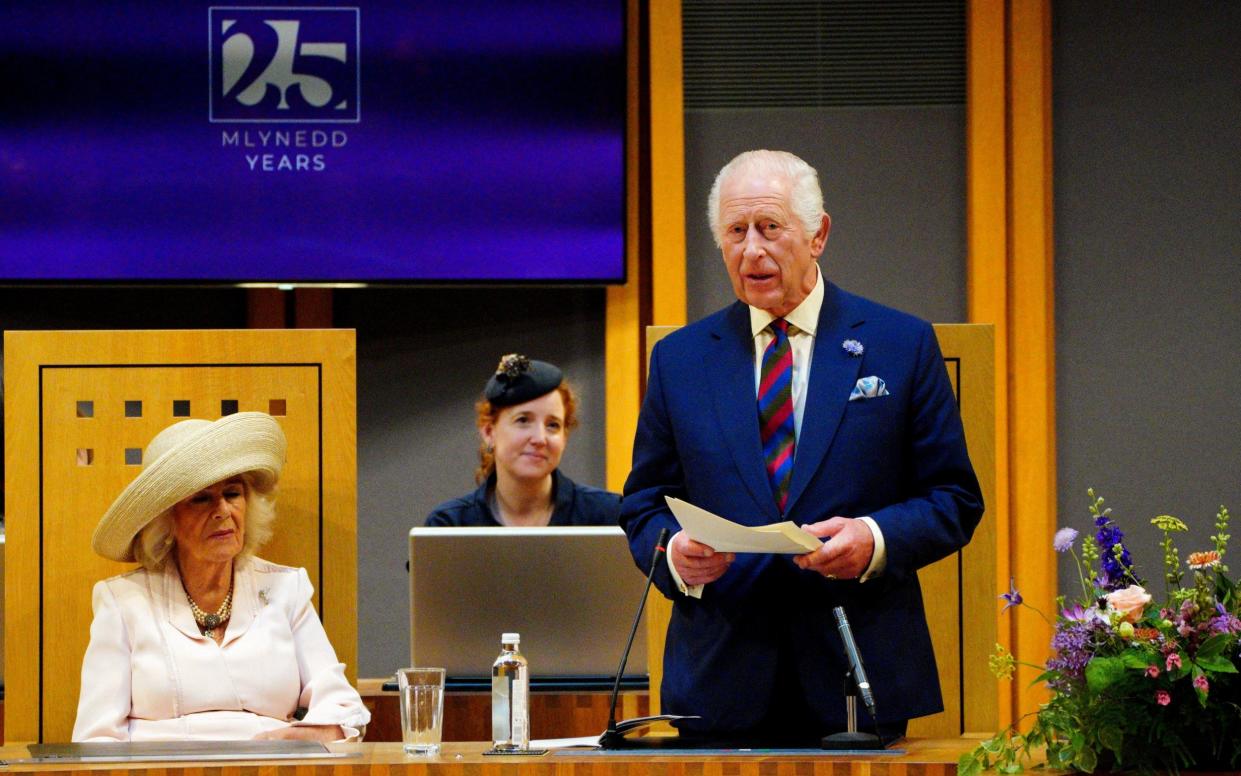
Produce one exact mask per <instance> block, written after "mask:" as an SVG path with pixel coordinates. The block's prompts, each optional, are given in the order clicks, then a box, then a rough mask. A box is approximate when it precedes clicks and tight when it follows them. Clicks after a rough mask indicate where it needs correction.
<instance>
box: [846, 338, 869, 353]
mask: <svg viewBox="0 0 1241 776" xmlns="http://www.w3.org/2000/svg"><path fill="white" fill-rule="evenodd" d="M840 347H841V349H842V350H844V352H846V353H848V354H849V355H851V356H853V357H854V358H861V357H862V354H863V353H865V352H866V348H865V347H863V346H862V343H860V342H858V341H857V340H855V339H847V340H845V341H844V342H842V343H840Z"/></svg>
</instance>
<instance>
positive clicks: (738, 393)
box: [703, 302, 780, 522]
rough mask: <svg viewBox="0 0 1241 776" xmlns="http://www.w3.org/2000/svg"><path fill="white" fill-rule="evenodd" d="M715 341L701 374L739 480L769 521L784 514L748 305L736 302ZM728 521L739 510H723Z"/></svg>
mask: <svg viewBox="0 0 1241 776" xmlns="http://www.w3.org/2000/svg"><path fill="white" fill-rule="evenodd" d="M711 336H712V337H713V338H714V339H715V343H714V344H715V346H714V347H713V348H712V349H711V350H709V351H708V352H707V354H706V360H705V362H704V364H703V375H704V377H705V378H706V379H707V380H708V381H709V383H710V385H711V394H712V404H713V405H714V408H715V416H716V423H717V425H718V427H719V428H720V431H721V433H722V434H723V436H724V442H725V444H726V445H727V446H728V451H729V453H730V454H731V455H732V458H733V463H734V464H735V465H736V467H737V472H738V474H739V475H740V479H741V482H742V483H743V484H744V485H745V487H746V489H747V490H748V491H750V495H751V496H753V498H754V503H755V504H758V505H759V506H760V507H761V509H762V512H763V514H764V516H766V517H767V518H768V521H770V522H774V521H777V520H779V519H780V513H779V510H778V509H777V508H776V501H775V498H774V497H773V496H772V494H771V485H770V484H769V483H768V482H767V470H766V469H765V468H764V466H763V445H762V442H761V441H760V440H759V434H758V405H757V403H756V402H757V399H756V398H755V393H754V338H753V336H751V334H750V313H749V308H748V307H746V306H745V305H744V304H741V303H740V302H736V303H734V304H733V306H732V307H730V308H729V310H728V314H727V315H726V316H725V317H724V319H723V324H722V326H721V328H719V329H717V330H716V331H713V332H712V333H711ZM724 517H727V518H728V519H730V520H736V519H739V518H741V515H724Z"/></svg>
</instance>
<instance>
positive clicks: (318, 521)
mask: <svg viewBox="0 0 1241 776" xmlns="http://www.w3.org/2000/svg"><path fill="white" fill-rule="evenodd" d="M355 371H356V360H355V355H354V333H353V332H352V331H332V330H243V331H191V330H186V331H39V332H35V331H26V332H20V331H9V332H5V337H4V380H5V402H4V410H5V416H4V417H5V456H6V457H5V465H6V469H7V481H6V493H5V518H6V524H7V549H6V554H7V558H6V569H5V574H6V577H5V582H6V592H7V600H6V604H7V606H6V610H5V623H4V625H5V633H6V636H7V639H6V643H5V669H6V673H5V696H6V697H5V700H6V704H5V706H6V708H5V712H6V713H5V717H6V719H5V720H4V722H5V725H4V728H5V739H6V742H7V743H11V742H30V741H48V742H56V741H68V740H69V737H70V734H71V732H72V729H73V721H74V717H75V715H76V710H77V700H78V690H79V683H80V675H81V663H82V654H83V652H84V651H85V648H86V643H87V641H88V640H89V630H90V622H91V587H92V585H93V584H94V583H95V582H96V581H97V580H99V579H103V578H106V577H109V576H112V575H114V574H118V573H121V572H124V571H126V570H128V569H129V568H132V567H133V564H121V563H114V562H112V561H107V560H104V559H102V558H100V557H97V556H96V555H95V554H94V553H93V552H91V548H90V539H91V534H92V532H93V531H94V528H95V524H96V523H97V522H98V520H99V517H100V516H101V515H102V514H103V512H104V510H105V509H106V508H107V506H108V505H109V504H110V503H111V501H112V499H113V498H114V497H115V496H116V495H117V494H118V493H120V491H121V489H122V488H123V487H124V485H125V484H126V483H127V482H129V481H130V480H131V479H132V478H133V477H134V476H135V475H136V474H137V472H138V470H139V468H140V466H141V463H142V461H141V456H142V451H143V449H144V448H145V447H146V445H147V442H149V441H150V440H151V438H152V437H153V436H154V435H155V434H156V433H157V432H158V431H159V430H160V429H162V428H164V427H165V426H168V425H170V424H171V423H173V422H176V421H177V420H178V419H180V418H182V417H194V418H204V419H207V420H214V419H216V418H219V417H221V416H222V415H225V414H229V413H232V412H238V411H249V410H259V411H263V412H268V413H270V414H272V415H274V416H276V418H277V420H279V422H280V424H281V426H282V428H283V429H284V432H285V434H286V436H287V437H288V440H289V450H288V462H287V464H286V466H285V469H284V472H283V475H282V477H281V481H280V490H279V496H278V499H277V515H278V517H277V520H276V532H275V537H274V538H273V540H272V541H271V542H270V543H269V544H268V545H267V546H266V547H265V548H264V549H263V550H261V555H262V556H263V557H265V558H267V559H269V560H272V561H274V562H277V563H285V564H288V565H294V566H303V567H305V568H306V570H307V572H308V573H309V575H310V580H311V582H312V583H313V584H314V585H315V595H316V599H315V605H316V608H317V609H318V611H319V615H320V617H321V618H322V620H323V624H324V627H325V628H326V629H327V632H328V636H329V638H330V639H331V641H332V644H333V645H334V646H335V648H336V651H337V654H338V655H339V656H340V659H341V660H343V661H344V662H345V664H346V665H347V666H348V670H349V672H350V674H349V675H350V679H351V681H356V679H355V677H354V673H353V672H354V671H355V666H356V663H357V613H356V605H357V553H356V547H357V537H356V523H357V498H356V494H357V465H356V456H357V445H356V413H355V388H354V385H355Z"/></svg>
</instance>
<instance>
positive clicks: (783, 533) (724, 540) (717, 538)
mask: <svg viewBox="0 0 1241 776" xmlns="http://www.w3.org/2000/svg"><path fill="white" fill-rule="evenodd" d="M664 498H665V500H666V501H667V502H668V508H669V509H671V510H672V514H673V515H675V516H676V519H677V522H679V523H680V524H681V528H682V529H684V530H685V533H687V534H689V538H691V539H693V540H695V541H699V542H702V543H703V544H706V545H708V546H710V547H712V548H714V549H715V550H717V551H719V552H770V553H776V554H783V555H801V554H802V553H805V552H811V551H812V550H817V549H818V548H819V547H821V546H822V545H823V542H822V541H820V540H819V539H818V538H817V537H815V536H812V535H811V534H809V533H807V532H806V531H805V530H803V529H802V528H799V527H798V526H796V525H794V524H793V523H791V522H789V521H787V520H786V521H785V522H783V523H772V524H771V525H761V526H758V527H755V528H752V527H750V526H745V525H740V524H738V523H734V522H733V521H731V520H726V519H725V518H722V517H720V516H719V515H713V514H711V513H710V512H708V511H707V510H705V509H702V508H701V507H696V506H694V505H693V504H691V503H689V502H688V501H682V500H681V499H679V498H673V497H671V496H665V497H664Z"/></svg>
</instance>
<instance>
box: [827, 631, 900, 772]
mask: <svg viewBox="0 0 1241 776" xmlns="http://www.w3.org/2000/svg"><path fill="white" fill-rule="evenodd" d="M832 614H833V615H835V617H836V630H837V631H839V633H840V640H841V642H842V643H843V644H844V647H845V657H846V658H848V660H849V673H848V674H846V675H845V718H846V724H847V725H848V729H847V730H846V731H845V732H843V733H833V734H832V735H830V736H824V738H823V742H822V747H823V748H824V749H835V750H845V749H859V750H865V749H884V748H885V746H884V743H883V739H882V738H881V737H880V736H878V735H872V734H870V733H862V732H860V731H859V730H858V729H857V696H859V695H860V696H862V703H864V704H866V710H867V711H869V712H870V719H871V722H872V723H874V725H875V732H876V733H877V732H878V731H879V715H878V714H876V713H875V694H874V693H873V692H871V688H870V679H868V678H867V677H866V669H865V668H864V667H863V666H862V655H861V653H859V652H858V648H857V642H856V641H854V640H853V629H852V628H850V627H849V618H848V617H847V616H845V610H844V607H843V606H837V607H834V608H833V609H832Z"/></svg>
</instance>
